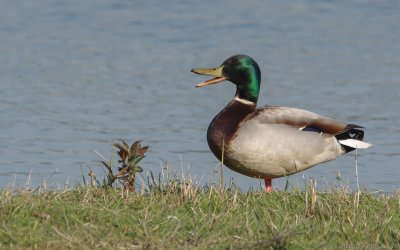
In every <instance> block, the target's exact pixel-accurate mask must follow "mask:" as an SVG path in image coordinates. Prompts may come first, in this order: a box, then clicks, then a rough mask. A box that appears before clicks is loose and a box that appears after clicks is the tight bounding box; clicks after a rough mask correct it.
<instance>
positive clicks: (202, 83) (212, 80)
mask: <svg viewBox="0 0 400 250" xmlns="http://www.w3.org/2000/svg"><path fill="white" fill-rule="evenodd" d="M225 80H226V77H225V76H223V77H214V78H211V79H209V80H207V81H204V82H201V83H198V84H196V86H195V87H196V88H200V87H204V86H207V85H211V84H216V83H219V82H223V81H225Z"/></svg>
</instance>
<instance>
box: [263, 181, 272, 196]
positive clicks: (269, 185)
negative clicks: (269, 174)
mask: <svg viewBox="0 0 400 250" xmlns="http://www.w3.org/2000/svg"><path fill="white" fill-rule="evenodd" d="M265 191H266V192H267V193H271V192H272V180H271V178H265Z"/></svg>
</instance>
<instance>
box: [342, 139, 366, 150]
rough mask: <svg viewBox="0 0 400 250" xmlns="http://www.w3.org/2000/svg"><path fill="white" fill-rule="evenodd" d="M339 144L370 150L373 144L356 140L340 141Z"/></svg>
mask: <svg viewBox="0 0 400 250" xmlns="http://www.w3.org/2000/svg"><path fill="white" fill-rule="evenodd" d="M339 143H340V144H342V145H345V146H348V147H351V148H369V147H371V146H372V144H370V143H368V142H365V141H359V140H354V139H346V140H339Z"/></svg>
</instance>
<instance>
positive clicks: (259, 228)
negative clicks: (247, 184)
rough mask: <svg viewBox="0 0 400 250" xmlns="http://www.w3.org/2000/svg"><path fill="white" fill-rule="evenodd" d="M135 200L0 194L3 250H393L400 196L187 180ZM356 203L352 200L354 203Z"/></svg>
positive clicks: (90, 190)
mask: <svg viewBox="0 0 400 250" xmlns="http://www.w3.org/2000/svg"><path fill="white" fill-rule="evenodd" d="M148 180H149V182H148V184H147V185H146V186H143V185H142V186H141V187H139V188H138V190H139V192H137V193H132V192H126V190H125V191H124V189H115V188H108V189H107V188H98V187H91V186H90V185H88V187H79V188H76V189H73V190H72V189H71V190H64V191H58V192H55V191H43V190H36V191H34V192H30V191H27V190H19V191H10V190H3V191H1V192H0V209H1V216H0V222H1V226H0V247H1V248H40V249H43V248H49V249H56V248H57V249H58V248H62V249H65V248H69V249H93V248H105V249H109V248H112V249H114V248H116V249H136V248H140V249H143V248H144V249H206V248H212V249H221V248H222V249H224V248H225V249H226V248H228V249H229V248H232V249H286V248H288V249H324V248H327V249H333V248H335V249H336V248H339V249H343V248H346V249H376V248H384V249H392V248H399V247H400V229H399V225H400V194H392V195H384V194H379V195H376V194H375V195H373V194H367V193H358V192H347V191H343V190H333V191H332V192H328V193H321V192H317V190H316V183H314V184H311V185H310V187H307V188H306V190H305V191H304V192H303V191H299V190H295V191H292V192H286V191H275V192H273V193H270V194H268V193H265V192H263V191H262V190H260V191H256V192H241V191H239V190H234V189H230V190H227V189H223V190H221V189H220V188H219V186H216V187H214V186H213V187H199V186H198V185H196V183H195V181H194V180H193V179H192V178H190V177H181V178H179V179H177V178H175V177H174V178H169V179H166V180H165V181H163V180H162V179H160V181H157V180H156V178H154V176H152V175H150V176H149V179H148ZM357 197H358V198H357Z"/></svg>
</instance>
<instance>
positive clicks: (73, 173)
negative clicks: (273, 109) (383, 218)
mask: <svg viewBox="0 0 400 250" xmlns="http://www.w3.org/2000/svg"><path fill="white" fill-rule="evenodd" d="M0 6H1V8H0V93H1V98H0V186H1V187H7V186H10V185H14V186H21V185H24V183H25V182H26V181H27V180H29V181H30V185H31V186H32V187H35V186H38V185H41V184H43V183H44V182H46V183H47V185H48V186H53V187H56V186H57V185H63V184H65V183H66V182H69V183H70V184H76V183H79V182H81V180H82V173H83V174H84V175H87V172H88V171H89V170H88V168H89V167H90V168H91V169H93V170H94V171H95V172H96V174H97V175H98V176H99V177H100V176H102V174H103V170H102V169H101V167H100V166H99V165H98V164H97V163H95V162H94V161H95V160H101V158H100V157H99V156H98V155H97V154H96V153H95V152H94V151H95V150H96V151H97V152H99V153H101V154H102V155H104V156H106V157H111V156H112V154H113V152H115V150H114V149H113V148H112V146H111V144H112V143H113V142H115V141H117V140H119V139H124V140H127V141H129V142H130V141H132V140H134V139H140V140H143V144H145V145H150V146H151V150H150V152H149V153H148V156H147V158H145V159H144V160H143V161H142V162H141V164H140V165H141V166H142V167H143V168H144V169H145V170H146V171H149V170H152V171H153V172H155V173H158V172H160V171H161V169H162V166H165V164H166V163H167V162H168V166H171V167H174V168H176V169H177V170H178V171H179V172H180V171H181V169H185V170H187V169H188V168H190V173H191V175H192V176H195V177H196V178H197V179H198V180H199V182H201V183H205V182H213V181H216V180H217V179H218V177H219V173H216V171H219V167H218V161H217V160H216V159H215V158H214V156H213V155H212V154H211V153H210V151H209V149H208V146H207V142H206V138H205V134H206V129H207V126H208V124H209V122H210V121H211V119H212V118H213V117H214V115H215V114H216V113H218V112H219V110H221V109H222V108H223V106H224V105H225V104H226V103H227V102H228V101H229V100H230V98H232V96H233V94H234V92H235V89H234V86H233V85H232V84H230V83H225V84H219V85H216V86H210V87H207V88H202V89H194V85H195V84H196V83H198V82H200V81H202V80H204V79H205V78H204V77H200V76H197V75H194V74H192V73H190V69H191V68H194V67H208V66H210V67H211V66H217V65H219V64H221V63H222V61H223V60H224V59H225V58H227V57H229V56H231V55H234V54H238V53H244V54H248V55H250V56H252V57H253V58H255V59H256V61H257V62H258V63H259V65H260V67H261V70H262V73H263V75H262V82H263V83H262V88H261V94H260V99H259V105H265V104H271V105H284V106H293V107H299V108H304V109H308V110H311V111H314V112H317V113H320V114H322V115H325V116H329V117H332V118H336V119H339V120H344V121H348V122H350V123H355V124H360V125H363V126H365V127H366V128H367V129H366V140H367V141H369V142H371V143H373V144H374V146H373V147H372V148H370V149H368V150H364V151H360V152H359V155H358V170H359V181H360V184H361V186H366V187H368V189H369V190H383V191H386V192H392V191H394V190H396V189H399V187H400V182H399V179H400V178H399V177H400V172H399V170H400V165H399V162H400V129H399V125H400V114H399V111H400V110H399V108H400V43H399V40H400V29H399V23H400V14H399V13H400V2H398V1H389V0H387V1H386V0H382V1H372V0H370V1H361V0H360V1H315V0H314V1H312V0H304V1H296V2H293V1H279V0H275V1H227V0H225V1H218V2H215V1H157V2H154V1H152V2H150V1H147V2H145V1H143V2H140V1H111V0H99V1H81V0H79V1H78V0H68V1H50V0H48V1H45V0H37V1H1V3H0ZM114 157H115V154H114ZM354 163H355V162H354V154H350V155H346V156H343V157H341V158H339V159H337V160H335V161H332V162H329V163H326V164H322V165H320V166H317V167H315V168H312V169H310V170H308V171H305V172H303V173H300V174H297V175H295V176H291V177H290V178H289V181H290V183H291V185H293V186H297V185H301V183H303V182H305V181H306V182H307V181H308V178H309V177H311V178H316V179H317V181H318V185H319V186H320V187H323V186H325V185H326V183H328V184H330V185H335V184H336V179H335V178H336V176H337V174H338V173H340V176H341V178H342V180H343V181H344V184H345V185H349V186H350V187H351V188H354V186H355V182H356V178H355V164H354ZM81 169H83V170H81ZM30 173H31V177H29V175H30ZM224 174H225V179H226V180H229V179H231V178H233V179H234V182H235V183H236V184H237V185H239V186H240V187H241V188H242V189H244V190H246V189H248V188H249V187H256V188H258V186H259V181H258V180H256V179H251V178H247V177H244V176H241V175H239V174H236V173H234V172H231V171H229V170H227V169H225V173H224ZM143 176H145V175H143ZM285 182H286V180H285V179H280V180H277V181H275V183H274V185H276V186H277V187H278V188H283V187H284V185H285Z"/></svg>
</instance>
